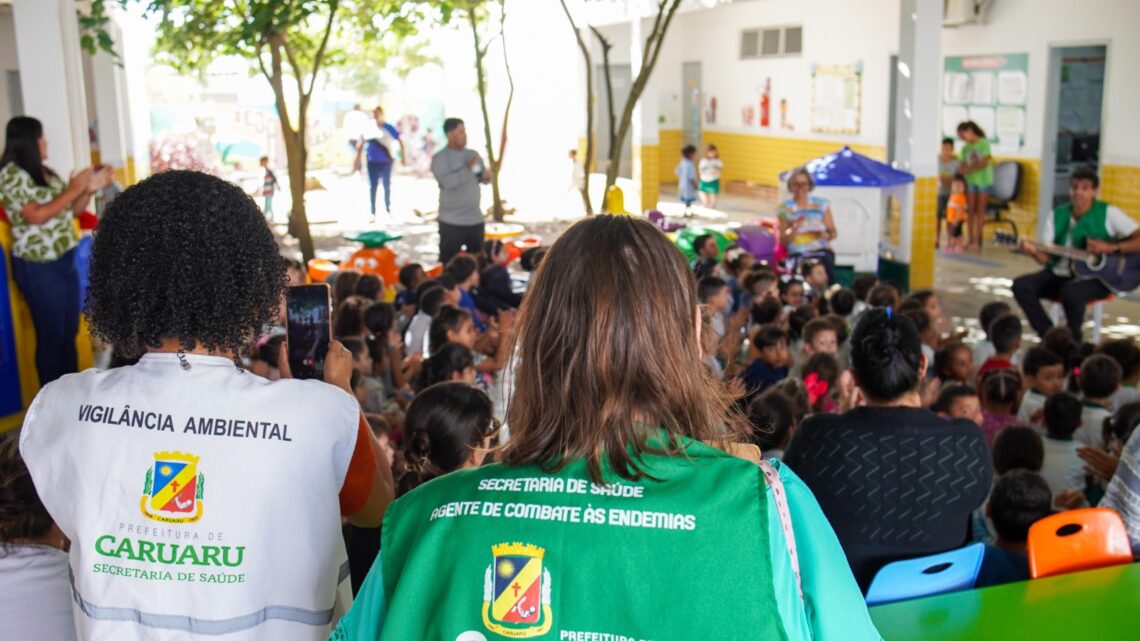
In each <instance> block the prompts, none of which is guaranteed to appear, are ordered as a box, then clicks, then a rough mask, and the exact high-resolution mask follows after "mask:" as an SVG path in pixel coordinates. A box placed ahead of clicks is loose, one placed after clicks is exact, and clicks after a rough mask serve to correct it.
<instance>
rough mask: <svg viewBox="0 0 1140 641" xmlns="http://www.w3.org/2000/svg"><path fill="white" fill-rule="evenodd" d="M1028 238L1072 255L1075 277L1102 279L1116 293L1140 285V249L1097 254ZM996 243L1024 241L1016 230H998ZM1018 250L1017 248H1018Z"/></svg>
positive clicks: (1055, 252) (1049, 250) (1037, 246)
mask: <svg viewBox="0 0 1140 641" xmlns="http://www.w3.org/2000/svg"><path fill="white" fill-rule="evenodd" d="M1025 240H1026V242H1027V243H1028V244H1029V245H1030V246H1032V247H1033V248H1034V249H1036V250H1037V251H1039V252H1042V253H1045V254H1049V255H1050V256H1059V257H1061V258H1068V259H1069V269H1070V270H1071V271H1072V273H1073V277H1074V278H1078V279H1080V280H1099V281H1100V282H1101V284H1102V285H1104V286H1105V287H1107V288H1108V289H1109V290H1110V291H1111V292H1112V293H1114V294H1126V293H1128V292H1130V291H1132V290H1134V289H1136V288H1137V287H1138V286H1140V252H1131V253H1122V254H1094V253H1093V252H1089V251H1085V250H1083V249H1076V248H1074V247H1062V246H1060V245H1056V244H1053V243H1039V242H1037V241H1034V240H1029V239H1025ZM994 243H995V244H998V245H1005V246H1007V247H1009V246H1013V247H1015V248H1016V247H1018V246H1019V245H1020V240H1019V239H1018V238H1017V236H1014V235H1013V234H1010V233H1007V232H1002V231H995V232H994ZM1015 251H1017V250H1016V249H1015Z"/></svg>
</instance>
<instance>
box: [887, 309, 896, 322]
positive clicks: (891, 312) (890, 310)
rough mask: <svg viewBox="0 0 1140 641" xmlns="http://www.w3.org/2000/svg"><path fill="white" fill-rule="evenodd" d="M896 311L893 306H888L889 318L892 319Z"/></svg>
mask: <svg viewBox="0 0 1140 641" xmlns="http://www.w3.org/2000/svg"><path fill="white" fill-rule="evenodd" d="M894 311H895V310H894V309H893V308H891V307H888V308H887V320H891V316H893V315H894Z"/></svg>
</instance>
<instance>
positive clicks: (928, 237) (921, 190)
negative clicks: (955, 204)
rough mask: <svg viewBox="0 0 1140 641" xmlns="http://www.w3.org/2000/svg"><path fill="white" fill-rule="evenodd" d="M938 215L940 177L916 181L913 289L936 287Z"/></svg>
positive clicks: (912, 237) (912, 247) (911, 239)
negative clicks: (935, 263)
mask: <svg viewBox="0 0 1140 641" xmlns="http://www.w3.org/2000/svg"><path fill="white" fill-rule="evenodd" d="M937 216H938V177H937V176H925V177H922V178H918V179H917V180H915V181H914V224H913V226H912V227H911V235H910V289H911V290H915V289H921V288H923V287H933V286H934V235H935V221H936V219H937Z"/></svg>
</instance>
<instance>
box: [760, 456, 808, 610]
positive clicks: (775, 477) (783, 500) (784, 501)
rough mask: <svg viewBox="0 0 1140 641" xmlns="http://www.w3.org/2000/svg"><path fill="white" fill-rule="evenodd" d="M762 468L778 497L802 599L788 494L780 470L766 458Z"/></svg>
mask: <svg viewBox="0 0 1140 641" xmlns="http://www.w3.org/2000/svg"><path fill="white" fill-rule="evenodd" d="M760 469H761V470H763V472H764V479H765V480H766V481H767V482H768V487H770V488H772V496H773V497H774V498H775V499H776V512H777V513H778V514H779V518H780V527H781V528H782V529H783V530H784V541H785V542H786V544H787V546H788V554H789V555H790V556H791V557H792V571H793V572H795V573H796V588H797V589H798V590H799V593H800V600H801V601H802V600H803V598H804V584H803V581H802V580H801V579H800V558H799V555H798V554H797V553H796V537H795V532H794V531H793V530H792V513H791V511H790V510H789V509H788V495H787V493H786V492H785V491H784V482H783V481H782V480H780V472H779V471H777V470H776V468H775V467H773V466H772V464H771V463H769V462H768V461H766V460H761V461H760Z"/></svg>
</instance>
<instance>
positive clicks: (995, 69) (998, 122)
mask: <svg viewBox="0 0 1140 641" xmlns="http://www.w3.org/2000/svg"><path fill="white" fill-rule="evenodd" d="M942 69H943V73H942V135H944V136H947V137H950V138H954V137H955V136H957V132H958V123H960V122H962V121H964V120H973V121H974V122H976V123H978V126H979V127H981V128H982V130H983V131H985V132H986V137H987V138H989V140H990V145H991V147H992V149H993V151H994V153H1003V154H1019V153H1021V149H1022V147H1024V146H1025V125H1026V122H1025V105H1026V102H1027V96H1028V93H1029V73H1028V72H1029V54H1027V53H1002V54H992V55H981V56H947V57H946V58H945V60H944V64H943V68H942Z"/></svg>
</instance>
